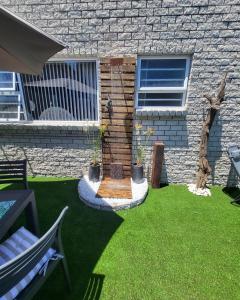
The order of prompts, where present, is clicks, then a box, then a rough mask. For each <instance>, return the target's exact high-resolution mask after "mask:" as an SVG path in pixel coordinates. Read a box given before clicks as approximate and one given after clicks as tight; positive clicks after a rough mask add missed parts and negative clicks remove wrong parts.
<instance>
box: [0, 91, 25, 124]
mask: <svg viewBox="0 0 240 300" xmlns="http://www.w3.org/2000/svg"><path fill="white" fill-rule="evenodd" d="M4 97H17V98H18V104H16V105H17V118H0V122H4V121H5V122H6V121H7V122H8V121H9V122H10V121H19V120H20V111H21V95H20V94H7V95H4ZM0 113H2V111H1V101H0ZM4 113H6V114H7V113H8V112H4ZM10 113H12V112H9V114H10Z"/></svg>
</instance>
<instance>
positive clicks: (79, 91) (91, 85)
mask: <svg viewBox="0 0 240 300" xmlns="http://www.w3.org/2000/svg"><path fill="white" fill-rule="evenodd" d="M21 81H22V87H23V97H24V101H25V106H26V111H27V119H29V120H40V121H41V120H49V121H87V120H88V121H96V120H98V97H97V95H98V90H97V86H98V80H97V64H96V61H76V60H75V61H72V60H66V61H50V62H48V63H46V64H45V66H44V68H43V71H42V74H41V75H39V76H34V75H25V74H21Z"/></svg>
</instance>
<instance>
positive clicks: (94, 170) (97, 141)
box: [88, 125, 107, 182]
mask: <svg viewBox="0 0 240 300" xmlns="http://www.w3.org/2000/svg"><path fill="white" fill-rule="evenodd" d="M106 129H107V126H106V125H102V126H100V127H99V129H98V132H97V136H96V137H95V138H94V139H93V141H92V145H93V154H92V158H91V163H90V166H89V171H88V177H89V180H91V181H94V182H97V181H99V179H100V162H101V159H100V151H101V147H102V139H103V137H104V134H105V131H106Z"/></svg>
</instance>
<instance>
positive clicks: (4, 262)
mask: <svg viewBox="0 0 240 300" xmlns="http://www.w3.org/2000/svg"><path fill="white" fill-rule="evenodd" d="M67 210H68V207H65V208H64V209H63V210H62V212H61V214H60V215H59V217H58V219H57V220H56V222H55V223H54V224H53V226H52V227H51V228H50V229H49V230H48V231H47V232H46V233H45V234H44V235H43V236H42V237H41V238H40V239H39V238H37V237H36V236H34V235H33V234H32V233H31V232H29V231H28V230H27V229H25V228H24V227H21V228H20V229H19V230H17V231H16V232H15V233H14V234H13V235H12V236H11V237H10V238H8V239H7V240H6V241H5V242H3V243H2V244H0V299H1V300H11V299H17V300H23V299H25V300H26V299H32V298H33V296H34V295H35V294H36V293H37V291H38V290H39V289H40V287H41V286H42V284H43V283H44V282H45V281H46V279H47V278H48V276H49V275H50V274H51V273H52V271H53V270H54V269H55V268H56V266H57V265H58V263H59V262H61V264H62V267H63V271H64V275H65V279H66V282H67V284H68V287H69V289H70V288H71V285H70V277H69V273H68V267H67V262H66V259H65V256H64V251H63V247H62V242H61V225H62V221H63V217H64V215H65V213H66V211H67ZM52 246H53V248H51V247H52Z"/></svg>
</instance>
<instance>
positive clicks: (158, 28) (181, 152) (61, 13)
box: [1, 0, 240, 184]
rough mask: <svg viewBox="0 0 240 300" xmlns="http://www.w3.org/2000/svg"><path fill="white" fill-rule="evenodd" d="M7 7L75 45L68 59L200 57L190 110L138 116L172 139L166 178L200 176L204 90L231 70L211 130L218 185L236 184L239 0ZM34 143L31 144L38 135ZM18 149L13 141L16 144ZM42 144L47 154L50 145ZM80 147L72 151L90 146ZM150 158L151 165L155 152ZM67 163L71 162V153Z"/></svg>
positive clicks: (42, 2)
mask: <svg viewBox="0 0 240 300" xmlns="http://www.w3.org/2000/svg"><path fill="white" fill-rule="evenodd" d="M2 4H3V5H6V7H8V8H9V9H11V10H13V11H15V12H18V13H19V14H20V15H21V16H22V17H25V18H26V19H28V20H29V21H31V22H34V24H35V25H37V26H40V27H41V28H42V29H43V30H45V31H46V32H48V33H50V34H53V35H54V36H55V37H58V38H60V39H62V40H63V41H65V42H67V43H68V44H69V45H70V48H69V49H68V50H65V51H64V52H63V53H62V55H65V56H71V57H73V56H77V57H88V56H90V57H92V56H95V57H102V56H110V55H112V56H118V55H119V56H120V55H134V56H137V55H142V54H144V55H151V54H152V55H161V54H164V55H175V54H177V55H181V54H185V55H186V54H189V55H191V56H192V68H191V76H190V81H189V89H188V98H187V110H186V112H184V113H180V112H178V113H172V112H164V113H160V112H159V113H157V112H155V113H148V114H143V115H137V116H136V121H137V122H141V123H142V124H143V125H144V126H153V127H154V128H155V130H156V134H155V135H154V136H153V137H152V140H153V141H155V140H159V139H160V140H162V141H164V142H165V145H166V151H165V165H164V174H163V178H162V181H166V180H167V181H169V182H191V181H193V179H194V176H195V172H196V163H197V155H198V143H199V136H200V130H201V124H202V120H203V116H204V114H205V113H206V110H205V106H206V105H205V103H204V101H203V97H202V95H203V93H206V92H208V93H210V94H211V93H213V92H214V91H216V88H217V87H218V83H219V81H220V80H221V77H222V72H223V71H225V70H228V71H230V73H229V79H228V84H227V89H226V99H227V101H226V102H225V103H224V104H223V107H222V109H221V111H220V114H219V115H218V117H217V120H216V122H215V124H214V126H213V128H212V132H211V137H210V144H209V158H210V161H211V164H212V167H213V176H212V178H210V182H212V183H220V184H226V183H227V181H229V182H232V183H234V181H235V179H234V176H229V171H230V164H229V160H228V158H227V155H226V147H227V145H228V144H229V143H230V142H237V143H239V144H240V126H239V115H240V108H239V103H240V97H239V88H240V67H239V58H240V3H239V0H201V1H200V0H193V1H192V0H148V1H146V0H139V1H130V0H125V1H100V0H94V1H90V0H81V1H78V2H76V1H73V0H2ZM14 136H15V135H14ZM63 137H64V135H63ZM70 139H71V137H70ZM134 139H135V137H134ZM1 143H3V142H1ZM27 144H28V146H27V147H29V148H31V145H32V143H31V140H29V141H28V143H27ZM33 144H34V143H33ZM16 145H17V147H18V142H16ZM52 145H54V143H53V144H52ZM7 146H8V145H7V142H5V147H7ZM14 146H15V145H14V144H13V143H12V142H11V146H9V147H13V148H14ZM33 148H34V147H33ZM39 148H40V149H41V151H42V149H43V148H44V147H40V146H39ZM73 149H74V150H73V151H72V152H71V153H75V151H76V153H80V152H78V151H82V150H79V149H76V148H73ZM19 151H20V150H19ZM39 151H40V150H39ZM41 151H40V153H42V152H41ZM149 152H150V151H149ZM35 153H38V150H36V152H35ZM81 153H82V152H81ZM73 155H74V154H73ZM76 156H77V157H78V154H77V155H76ZM148 156H149V159H148V161H147V164H149V162H150V153H149V155H148ZM63 161H64V159H63ZM66 161H69V164H70V163H71V162H70V159H69V158H67V156H66ZM79 162H80V161H79ZM62 163H63V162H62ZM72 163H73V164H74V162H72ZM81 163H83V164H84V161H82V162H81ZM41 164H42V165H43V167H44V163H43V162H42V163H41ZM73 168H74V167H73ZM56 169H57V170H60V169H61V168H60V167H59V168H56ZM56 172H57V173H59V174H60V173H61V172H60V171H56ZM72 172H73V173H74V174H76V172H75V171H72ZM40 173H44V172H42V171H41V172H40ZM45 173H47V172H45ZM53 173H54V172H53ZM54 174H55V173H54Z"/></svg>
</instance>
